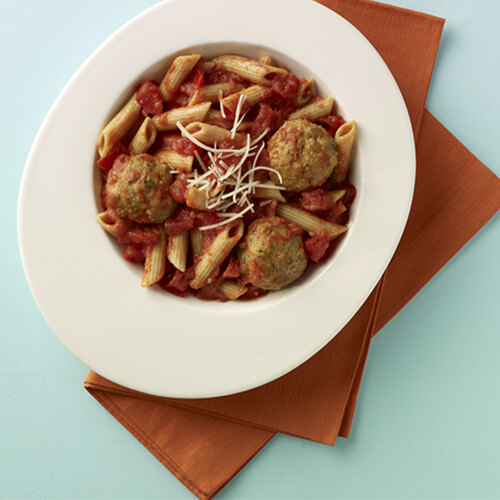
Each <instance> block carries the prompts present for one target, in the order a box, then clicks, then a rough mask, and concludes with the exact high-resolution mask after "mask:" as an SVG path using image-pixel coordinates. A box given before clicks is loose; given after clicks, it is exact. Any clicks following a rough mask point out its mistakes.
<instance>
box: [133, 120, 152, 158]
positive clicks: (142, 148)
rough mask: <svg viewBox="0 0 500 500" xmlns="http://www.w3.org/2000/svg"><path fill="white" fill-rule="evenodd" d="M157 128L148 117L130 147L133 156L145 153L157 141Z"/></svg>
mask: <svg viewBox="0 0 500 500" xmlns="http://www.w3.org/2000/svg"><path fill="white" fill-rule="evenodd" d="M156 134H157V131H156V127H155V125H154V123H153V120H151V118H149V117H146V118H144V121H143V122H142V124H141V126H140V127H139V130H138V131H137V132H136V134H135V135H134V137H133V138H132V140H131V141H130V143H129V145H128V151H129V153H130V154H131V155H138V154H141V153H145V152H146V151H147V150H148V149H149V148H150V147H151V145H152V144H153V142H155V140H156Z"/></svg>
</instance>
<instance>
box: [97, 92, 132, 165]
mask: <svg viewBox="0 0 500 500" xmlns="http://www.w3.org/2000/svg"><path fill="white" fill-rule="evenodd" d="M140 115H141V106H140V104H139V103H138V102H137V101H136V100H135V93H134V95H132V97H131V98H130V99H129V100H128V101H127V103H126V104H125V106H123V108H122V109H120V111H118V113H117V114H116V115H115V116H114V117H113V118H112V119H111V120H110V121H109V123H108V124H107V125H106V126H105V127H104V128H103V129H102V131H101V133H100V134H99V138H98V139H97V152H98V153H99V156H100V157H101V158H102V157H103V156H105V155H107V154H108V153H109V152H110V150H111V148H112V147H113V146H114V145H115V144H116V143H117V142H119V141H121V140H122V139H123V138H124V137H125V136H126V135H127V133H128V132H129V131H130V130H131V129H132V127H133V126H134V124H135V122H136V121H137V120H138V119H139V116H140Z"/></svg>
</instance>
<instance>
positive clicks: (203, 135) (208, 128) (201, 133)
mask: <svg viewBox="0 0 500 500" xmlns="http://www.w3.org/2000/svg"><path fill="white" fill-rule="evenodd" d="M186 130H187V131H188V132H189V134H191V136H192V137H194V138H195V139H197V140H198V141H201V142H203V143H204V144H214V143H215V142H220V141H223V140H224V139H231V131H230V130H227V129H225V128H222V127H218V126H217V125H210V124H209V123H202V122H194V123H190V124H189V125H188V126H187V127H186ZM183 135H184V133H183ZM235 138H236V139H238V140H240V141H243V140H244V139H245V138H244V136H242V135H241V134H236V135H235Z"/></svg>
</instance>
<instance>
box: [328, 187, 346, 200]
mask: <svg viewBox="0 0 500 500" xmlns="http://www.w3.org/2000/svg"><path fill="white" fill-rule="evenodd" d="M326 194H327V195H328V196H329V197H330V198H331V200H332V201H333V203H337V201H339V200H341V199H342V198H343V197H344V195H345V189H338V190H337V191H327V193H326Z"/></svg>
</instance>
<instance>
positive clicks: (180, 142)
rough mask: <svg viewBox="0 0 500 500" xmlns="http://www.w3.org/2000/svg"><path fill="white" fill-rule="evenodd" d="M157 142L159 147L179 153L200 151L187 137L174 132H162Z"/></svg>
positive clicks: (188, 153) (190, 153)
mask: <svg viewBox="0 0 500 500" xmlns="http://www.w3.org/2000/svg"><path fill="white" fill-rule="evenodd" d="M158 142H159V144H160V146H161V147H160V149H166V150H167V151H175V152H177V153H179V154H181V155H193V154H194V152H195V151H200V148H199V147H198V146H197V145H196V144H193V143H192V142H191V141H190V140H189V139H186V138H185V137H181V136H179V135H176V134H171V133H168V134H163V135H161V136H160V138H159V140H158Z"/></svg>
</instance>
